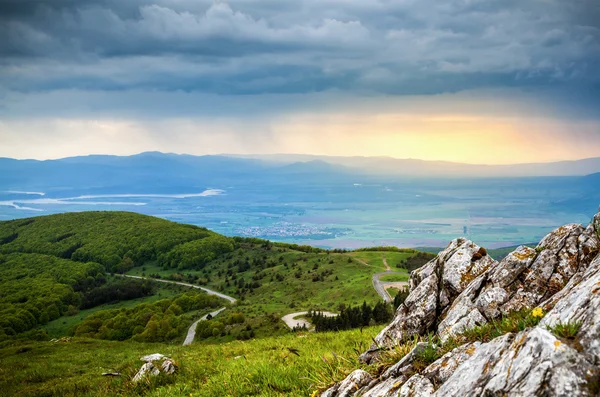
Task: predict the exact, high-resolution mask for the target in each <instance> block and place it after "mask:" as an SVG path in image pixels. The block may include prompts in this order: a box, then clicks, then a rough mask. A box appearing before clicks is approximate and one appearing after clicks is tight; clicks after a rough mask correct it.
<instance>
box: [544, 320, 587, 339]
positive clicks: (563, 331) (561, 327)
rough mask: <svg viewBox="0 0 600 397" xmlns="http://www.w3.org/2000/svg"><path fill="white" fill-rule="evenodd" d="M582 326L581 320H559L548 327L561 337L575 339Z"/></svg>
mask: <svg viewBox="0 0 600 397" xmlns="http://www.w3.org/2000/svg"><path fill="white" fill-rule="evenodd" d="M580 328H581V321H568V322H566V323H563V322H561V321H559V322H557V323H556V324H554V325H552V326H548V327H546V329H548V331H550V332H552V333H553V334H554V335H556V336H558V337H559V338H564V339H571V340H574V339H575V338H576V337H577V333H578V332H579V329H580Z"/></svg>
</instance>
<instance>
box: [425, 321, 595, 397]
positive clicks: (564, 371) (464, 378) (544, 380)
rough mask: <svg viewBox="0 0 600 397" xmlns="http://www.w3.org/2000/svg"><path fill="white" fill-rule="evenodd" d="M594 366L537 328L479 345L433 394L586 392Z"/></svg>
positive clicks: (444, 396)
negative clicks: (588, 379)
mask: <svg viewBox="0 0 600 397" xmlns="http://www.w3.org/2000/svg"><path fill="white" fill-rule="evenodd" d="M593 370H594V368H593V366H592V364H591V363H590V362H588V361H587V360H585V359H584V358H583V356H582V355H580V354H579V353H578V352H577V351H576V350H575V349H573V348H572V347H570V346H568V345H566V344H564V343H562V342H561V341H559V340H558V339H557V338H556V337H555V336H554V335H552V334H551V333H550V332H548V331H547V330H545V329H542V328H540V327H536V328H533V329H532V330H529V331H524V332H521V333H519V334H517V335H516V336H515V335H512V334H508V335H504V336H502V337H500V338H497V339H495V340H493V341H491V342H490V343H485V344H483V345H481V346H480V347H479V348H478V349H477V351H476V352H475V354H474V355H473V356H472V357H471V358H470V359H469V360H467V361H466V362H464V363H463V364H462V365H461V366H459V367H458V369H457V370H456V371H455V372H454V374H453V375H452V376H451V377H450V378H449V379H448V380H447V381H446V382H445V383H444V384H443V385H442V386H441V387H440V388H439V389H438V390H437V392H436V394H435V395H436V397H450V396H458V395H460V396H482V395H485V396H488V395H489V396H542V395H543V396H549V397H559V396H588V395H590V394H589V388H588V385H587V378H588V376H589V374H590V373H591V372H592V371H593Z"/></svg>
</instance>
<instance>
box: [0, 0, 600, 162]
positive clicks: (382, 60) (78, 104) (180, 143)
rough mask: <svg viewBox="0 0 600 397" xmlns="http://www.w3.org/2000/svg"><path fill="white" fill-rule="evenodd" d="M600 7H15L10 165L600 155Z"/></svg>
mask: <svg viewBox="0 0 600 397" xmlns="http://www.w3.org/2000/svg"><path fill="white" fill-rule="evenodd" d="M599 109H600V2H599V1H597V0H569V1H565V0H520V1H516V0H447V1H439V0H360V1H359V0H295V1H284V0H237V1H204V0H155V1H149V0H127V1H123V0H106V1H97V0H47V1H33V0H0V156H5V157H16V158H40V159H46V158H58V157H65V156H70V155H80V154H89V153H113V154H133V153H137V152H141V151H145V150H160V151H165V152H166V151H168V152H177V153H191V154H208V153H210V154H214V153H314V154H331V155H369V156H371V155H387V156H394V157H412V158H423V159H432V160H433V159H439V160H453V161H464V162H471V163H513V162H530V161H553V160H562V159H577V158H585V157H593V156H600V110H599Z"/></svg>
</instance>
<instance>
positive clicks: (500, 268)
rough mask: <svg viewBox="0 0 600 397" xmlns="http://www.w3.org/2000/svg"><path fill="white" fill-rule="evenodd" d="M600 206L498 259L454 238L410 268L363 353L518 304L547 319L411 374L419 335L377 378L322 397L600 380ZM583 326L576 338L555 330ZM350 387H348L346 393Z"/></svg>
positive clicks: (505, 389)
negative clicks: (387, 318)
mask: <svg viewBox="0 0 600 397" xmlns="http://www.w3.org/2000/svg"><path fill="white" fill-rule="evenodd" d="M599 252H600V214H597V215H596V216H595V217H594V219H593V220H592V222H591V224H590V225H589V226H587V227H586V228H584V227H582V226H581V225H575V224H572V225H566V226H563V227H560V228H558V229H556V230H554V231H552V232H551V233H549V234H548V235H547V236H545V237H544V239H543V240H542V241H541V242H540V244H539V245H538V246H537V248H536V249H532V248H528V247H519V248H518V249H517V250H515V251H514V252H512V253H510V254H509V255H508V256H506V257H505V258H504V259H503V260H502V261H501V262H500V263H498V262H495V261H494V260H493V259H491V258H489V257H488V256H487V253H486V252H485V250H484V249H482V248H480V247H479V246H477V245H475V244H474V243H472V242H470V241H468V240H465V239H457V240H454V241H452V242H451V243H450V244H449V245H448V247H447V248H446V249H445V250H444V251H442V252H440V254H439V255H438V256H437V257H436V258H435V259H434V260H432V261H430V262H429V263H427V264H426V265H425V266H423V267H421V268H420V269H417V270H415V271H413V272H412V273H411V277H410V294H409V296H408V298H407V299H406V300H405V302H404V303H403V304H402V305H400V306H399V307H398V310H397V311H396V315H395V318H394V320H393V321H392V323H391V324H390V325H388V326H387V327H386V328H385V329H384V330H383V331H382V332H381V333H380V334H379V335H378V336H377V337H376V338H375V344H374V345H373V346H371V348H370V349H369V350H368V351H367V352H365V353H364V354H363V355H362V356H361V361H362V362H365V363H371V362H373V361H374V360H376V359H377V358H378V357H379V354H380V352H381V351H382V350H383V349H387V348H390V347H393V346H395V345H397V344H399V343H404V342H406V341H407V340H409V339H411V338H413V337H415V336H417V335H418V336H423V335H425V334H427V333H428V332H431V331H434V330H435V331H436V332H437V334H438V336H439V337H440V338H441V339H442V341H446V340H447V339H448V338H449V337H451V336H456V335H458V334H460V333H461V332H463V331H464V330H466V329H468V328H472V327H474V326H476V325H481V324H485V323H487V322H490V321H493V320H494V319H497V318H500V317H501V316H503V315H507V314H509V313H510V312H513V311H516V310H522V309H527V310H529V309H533V308H535V307H543V308H544V309H545V310H546V311H547V312H548V314H547V315H546V316H545V317H544V319H543V320H542V322H541V323H540V324H539V325H538V326H537V327H534V328H532V329H527V330H525V331H523V332H520V333H518V334H517V335H514V334H507V335H503V336H501V337H499V338H496V339H494V340H493V341H491V342H489V343H479V342H477V343H472V344H466V345H463V346H460V347H458V348H456V349H454V350H453V351H452V352H450V353H448V354H446V355H445V356H444V357H442V358H441V359H439V360H437V361H436V362H434V363H433V364H431V365H430V366H429V367H427V368H426V369H424V370H422V371H420V373H415V371H416V370H415V366H414V363H415V358H416V357H417V356H418V355H419V353H420V351H421V350H422V349H424V348H425V346H426V344H423V343H420V344H417V345H416V346H415V348H414V349H413V350H412V351H411V352H410V353H409V354H407V355H406V356H405V357H404V358H402V359H401V360H400V361H399V362H397V363H396V364H395V365H393V366H391V367H390V368H389V369H387V370H386V371H384V372H383V373H382V374H381V375H380V376H379V377H378V378H377V379H372V378H371V377H370V376H369V375H368V374H366V373H364V372H363V371H357V372H355V373H353V374H352V375H350V376H349V377H348V378H347V379H346V380H344V381H343V382H342V383H340V384H338V385H336V386H335V387H334V388H332V389H330V390H328V391H327V392H326V393H325V394H324V396H329V397H334V396H338V395H344V396H350V395H352V396H356V397H359V396H360V397H392V396H393V397H396V396H404V397H432V396H436V397H446V396H478V397H479V396H507V397H510V396H515V397H520V396H542V395H543V396H547V397H559V396H560V397H562V396H589V395H592V394H593V393H595V392H594V391H593V390H595V389H594V387H595V386H594V385H595V383H598V384H600V256H599ZM559 323H563V324H566V323H572V324H573V323H576V324H578V325H580V328H579V330H578V332H577V335H576V338H575V340H573V341H567V340H561V339H560V338H558V337H557V336H556V335H553V334H552V333H551V332H550V331H549V328H550V327H553V326H555V325H556V324H559ZM344 393H345V394H344Z"/></svg>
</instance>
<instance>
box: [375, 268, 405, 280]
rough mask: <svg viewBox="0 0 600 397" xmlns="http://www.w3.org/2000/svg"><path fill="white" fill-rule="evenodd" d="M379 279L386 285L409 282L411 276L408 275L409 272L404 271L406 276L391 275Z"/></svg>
mask: <svg viewBox="0 0 600 397" xmlns="http://www.w3.org/2000/svg"><path fill="white" fill-rule="evenodd" d="M399 270H400V269H399ZM379 279H380V280H381V281H383V282H386V283H399V282H407V281H408V279H409V275H408V271H404V274H389V275H385V276H381V277H380V278H379Z"/></svg>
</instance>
